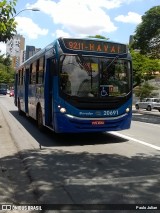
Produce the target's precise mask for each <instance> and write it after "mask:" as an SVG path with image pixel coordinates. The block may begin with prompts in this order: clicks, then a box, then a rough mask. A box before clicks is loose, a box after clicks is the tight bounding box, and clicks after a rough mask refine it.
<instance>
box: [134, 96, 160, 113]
mask: <svg viewBox="0 0 160 213" xmlns="http://www.w3.org/2000/svg"><path fill="white" fill-rule="evenodd" d="M135 107H136V109H140V108H141V109H146V110H148V111H151V110H152V109H158V110H159V109H160V108H158V107H160V99H159V98H145V99H143V100H142V101H138V102H136V104H135Z"/></svg>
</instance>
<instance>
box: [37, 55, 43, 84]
mask: <svg viewBox="0 0 160 213" xmlns="http://www.w3.org/2000/svg"><path fill="white" fill-rule="evenodd" d="M36 80H37V81H36V82H37V83H38V84H42V83H43V80H44V57H42V58H40V59H39V60H38V61H37V78H36Z"/></svg>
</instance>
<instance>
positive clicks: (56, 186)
mask: <svg viewBox="0 0 160 213" xmlns="http://www.w3.org/2000/svg"><path fill="white" fill-rule="evenodd" d="M0 110H1V111H2V114H3V116H4V118H5V119H6V122H7V124H8V128H9V132H10V136H11V140H12V142H13V144H12V146H13V148H12V150H10V153H9V154H6V156H5V153H4V152H3V153H1V152H2V151H1V152H0V154H1V156H2V157H1V160H2V162H3V163H4V164H5V165H7V167H8V168H7V169H8V170H9V171H14V169H15V167H16V165H17V159H19V160H20V162H21V164H23V165H21V167H23V169H24V171H25V173H24V172H21V173H20V175H21V176H22V178H23V179H25V178H26V179H27V178H28V180H25V183H26V184H25V187H24V184H23V182H22V180H20V179H21V178H20V177H19V176H17V174H15V172H13V173H12V172H10V173H9V174H10V177H9V178H8V181H9V182H10V185H12V184H13V185H12V186H13V187H11V188H12V195H13V194H14V195H16V196H15V197H14V199H13V200H14V202H17V203H39V204H44V203H47V204H137V205H143V204H152V205H156V204H160V193H159V192H160V167H159V165H160V155H159V151H160V133H159V132H160V125H159V124H158V123H159V120H158V122H157V121H156V119H155V118H154V119H151V120H152V121H155V122H152V123H151V122H147V120H146V119H147V118H145V119H142V117H143V118H144V117H145V115H143V114H141V113H138V112H136V113H134V116H133V121H132V125H131V129H130V130H125V131H121V132H108V133H103V134H100V133H98V134H97V133H96V134H74V135H73V134H68V135H63V134H62V135H55V134H54V133H52V132H50V131H49V130H46V131H45V132H44V133H41V132H39V130H38V129H37V127H36V124H35V122H34V121H32V120H31V119H29V118H26V117H25V116H19V115H18V112H17V108H16V107H15V106H14V104H13V98H12V97H8V96H0ZM153 114H156V113H154V112H153ZM138 117H139V118H140V119H139V120H140V121H138ZM148 120H149V119H148ZM142 121H143V122H142ZM0 140H1V141H0V143H1V144H3V141H2V137H0ZM8 150H9V148H8ZM8 150H6V151H8ZM12 152H13V153H12ZM6 162H7V163H6ZM8 162H9V163H8ZM25 175H26V177H25ZM17 177H18V178H17ZM17 180H18V181H17ZM19 182H22V183H21V185H22V188H23V187H24V188H26V189H25V193H24V191H23V193H22V190H21V187H20V186H19V187H18V184H20V183H19ZM5 184H8V183H7V182H6V183H4V185H5ZM4 185H3V187H4ZM4 188H5V187H4ZM24 194H25V196H24ZM4 201H5V202H6V200H4ZM7 201H9V199H8V200H7ZM48 212H50V211H48ZM54 212H56V211H54ZM67 212H72V211H71V210H70V211H67ZM82 212H85V211H84V210H83V211H82ZM86 212H88V211H86ZM94 212H100V211H98V210H97V211H94ZM102 212H110V211H107V210H105V211H102ZM117 212H121V211H117ZM126 212H127V211H126ZM132 212H134V211H132ZM135 212H137V210H136V211H135ZM147 212H154V211H153V210H152V211H149V210H148V211H147Z"/></svg>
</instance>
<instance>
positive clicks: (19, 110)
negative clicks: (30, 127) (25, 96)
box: [18, 100, 22, 115]
mask: <svg viewBox="0 0 160 213" xmlns="http://www.w3.org/2000/svg"><path fill="white" fill-rule="evenodd" d="M18 114H19V115H22V110H21V104H20V100H18Z"/></svg>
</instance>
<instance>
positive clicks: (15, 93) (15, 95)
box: [14, 73, 18, 106]
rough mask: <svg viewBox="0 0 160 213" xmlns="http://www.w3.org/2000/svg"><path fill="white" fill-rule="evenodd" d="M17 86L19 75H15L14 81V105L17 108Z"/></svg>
mask: <svg viewBox="0 0 160 213" xmlns="http://www.w3.org/2000/svg"><path fill="white" fill-rule="evenodd" d="M17 84H18V73H16V74H15V81H14V104H15V106H17Z"/></svg>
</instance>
